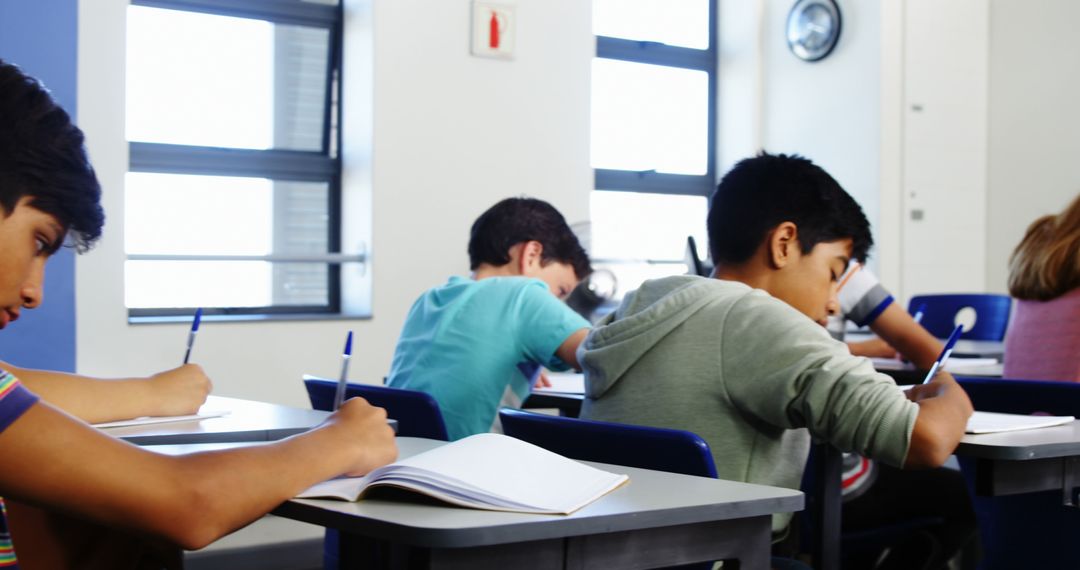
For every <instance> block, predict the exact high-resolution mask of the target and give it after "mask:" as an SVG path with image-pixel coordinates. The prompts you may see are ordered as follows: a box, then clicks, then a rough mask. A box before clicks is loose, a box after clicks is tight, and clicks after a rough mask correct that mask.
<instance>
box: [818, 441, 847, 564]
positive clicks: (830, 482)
mask: <svg viewBox="0 0 1080 570" xmlns="http://www.w3.org/2000/svg"><path fill="white" fill-rule="evenodd" d="M814 453H815V457H814V465H813V469H814V471H815V472H814V478H815V479H814V481H815V489H814V493H815V494H817V497H816V502H817V509H816V510H817V513H816V517H815V519H814V521H813V522H814V524H813V525H812V526H813V537H812V547H811V548H812V550H813V551H812V552H811V554H812V555H813V557H814V568H815V570H836V569H837V568H839V567H840V509H841V508H842V503H843V498H842V497H841V489H840V480H841V477H842V469H843V454H842V453H841V451H840V450H839V449H837V448H835V447H833V446H832V445H829V444H827V443H815V444H814Z"/></svg>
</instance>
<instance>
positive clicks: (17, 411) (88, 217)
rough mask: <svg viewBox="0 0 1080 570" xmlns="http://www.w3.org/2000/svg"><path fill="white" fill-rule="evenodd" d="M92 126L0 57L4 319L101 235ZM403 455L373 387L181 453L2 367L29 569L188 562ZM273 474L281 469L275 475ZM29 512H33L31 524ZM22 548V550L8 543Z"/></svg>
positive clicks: (7, 491) (10, 485) (6, 431)
mask: <svg viewBox="0 0 1080 570" xmlns="http://www.w3.org/2000/svg"><path fill="white" fill-rule="evenodd" d="M100 196H101V189H100V186H99V184H98V181H97V178H96V176H95V175H94V171H93V169H92V168H91V166H90V164H89V161H88V159H87V157H86V151H85V149H84V147H83V135H82V132H81V131H79V129H78V128H76V127H75V126H74V125H72V124H71V121H70V119H69V117H68V115H67V113H65V112H64V110H63V109H61V108H60V107H58V106H57V105H56V103H55V102H54V101H53V100H52V98H51V97H50V96H49V94H48V92H47V91H46V90H45V89H44V88H43V87H42V86H41V85H40V84H39V83H38V82H37V81H36V80H34V79H33V78H30V77H28V76H26V75H25V74H23V73H22V71H21V70H19V68H18V67H16V66H14V65H10V64H7V63H5V62H3V61H0V328H3V327H6V326H7V325H8V324H10V322H11V321H13V320H15V318H17V316H18V315H19V313H20V312H21V311H22V310H24V309H33V308H35V307H37V306H38V305H39V304H40V303H41V301H42V295H41V290H42V284H43V280H44V268H45V262H46V260H47V259H48V257H49V256H50V255H51V254H52V253H53V252H55V251H56V250H57V249H59V248H60V247H61V246H62V245H63V244H64V242H65V240H66V239H70V240H71V242H72V243H73V244H74V246H75V247H76V248H77V249H78V250H79V251H85V250H86V249H87V248H89V247H90V246H91V245H92V244H93V243H94V242H95V240H97V238H98V237H99V236H100V235H101V228H102V226H103V224H104V214H103V212H102V210H101V206H100ZM396 454H397V449H396V446H395V444H394V440H393V431H392V430H391V429H390V427H389V426H388V425H387V423H386V413H385V411H384V410H381V409H379V408H374V407H372V406H370V405H369V404H368V403H367V402H365V401H364V400H362V399H360V398H354V399H352V400H349V401H348V402H347V403H346V404H345V405H344V406H343V407H342V408H341V409H340V410H338V412H336V413H335V414H333V415H331V416H330V417H329V418H328V419H327V420H326V421H325V422H324V423H322V424H321V425H319V426H317V427H316V428H314V429H312V430H311V431H309V432H307V433H305V434H302V435H299V436H294V437H292V438H288V439H285V440H282V441H280V442H275V443H272V444H268V445H264V446H258V447H253V448H245V449H237V450H229V451H223V452H216V453H204V454H191V455H186V456H177V457H170V456H165V455H160V454H156V453H153V452H150V451H145V450H142V449H140V448H138V447H135V446H132V445H130V444H128V443H125V442H122V441H120V440H117V439H114V438H112V437H109V436H107V435H104V434H102V433H101V432H99V431H98V430H96V429H94V428H92V427H90V426H89V425H87V424H85V423H83V422H82V421H80V420H78V419H76V418H73V417H72V416H70V415H68V414H66V413H64V412H62V411H60V410H59V409H57V408H56V407H54V406H52V405H50V404H49V403H47V402H46V401H42V400H40V399H39V398H38V397H37V396H36V395H35V394H34V393H33V392H31V391H30V390H28V389H27V388H26V387H25V386H23V385H21V384H20V383H19V382H18V381H17V380H16V379H15V377H14V376H13V375H12V374H10V371H6V372H3V373H2V374H0V496H3V497H5V498H6V499H7V501H8V509H9V512H12V513H14V512H15V510H16V509H17V508H20V506H26V505H33V509H34V510H33V512H35V513H37V514H38V516H37V517H36V518H27V519H13V520H16V521H17V524H16V525H14V526H13V527H12V529H11V530H12V534H13V537H14V542H15V548H16V550H17V554H18V556H19V558H20V560H22V561H23V563H24V564H25V566H26V567H28V568H29V567H39V568H92V567H100V568H140V567H148V565H150V564H153V565H154V566H151V567H163V566H164V567H178V561H179V551H178V549H177V547H183V548H188V549H197V548H202V547H203V546H205V545H207V544H209V543H210V542H212V541H213V540H216V539H217V538H219V537H220V536H223V535H224V534H227V533H229V532H232V531H233V530H236V529H238V528H240V527H241V526H243V525H246V524H248V523H249V522H251V521H253V520H254V519H256V518H258V517H259V516H261V515H263V514H265V513H266V512H268V511H269V510H270V509H272V508H274V507H275V506H277V505H278V504H280V503H281V502H282V501H284V500H286V499H288V498H290V497H292V496H294V495H295V494H296V493H298V492H299V491H301V490H303V489H305V488H307V487H309V486H311V485H312V484H314V483H316V482H319V481H321V480H324V479H328V478H331V477H335V476H337V475H341V474H353V475H359V474H363V473H367V472H368V471H370V470H371V469H373V468H375V467H377V466H380V465H383V464H385V463H387V462H389V461H392V460H393V459H394V458H395V457H396ZM271 472H272V473H273V474H274V476H273V477H267V476H266V474H267V473H271ZM24 521H25V524H24ZM7 555H8V556H9V557H10V551H8V552H7Z"/></svg>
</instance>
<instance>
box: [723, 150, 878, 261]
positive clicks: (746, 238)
mask: <svg viewBox="0 0 1080 570" xmlns="http://www.w3.org/2000/svg"><path fill="white" fill-rule="evenodd" d="M783 222H792V223H794V224H795V225H796V226H797V227H798V231H799V235H798V239H799V245H800V247H801V248H802V253H804V254H806V253H809V252H810V251H811V250H812V249H814V246H815V245H817V244H819V243H822V242H830V241H836V240H842V239H846V238H851V241H852V253H851V257H852V258H853V259H855V260H857V261H859V262H864V261H866V256H867V254H868V252H869V251H870V247H871V246H872V245H873V244H874V238H873V237H872V236H871V235H870V222H869V221H867V219H866V215H865V214H864V213H863V211H862V208H861V207H859V203H858V202H856V201H855V199H854V198H852V197H851V196H850V195H849V194H848V193H847V192H845V191H844V189H843V188H841V187H840V184H839V183H837V182H836V180H834V179H833V177H832V176H829V173H827V172H825V171H824V170H823V169H822V168H821V167H820V166H817V165H816V164H814V163H813V162H810V161H809V160H808V159H806V158H803V157H801V156H798V155H790V156H789V155H784V154H775V155H774V154H768V153H766V152H762V153H761V154H759V155H757V156H755V157H753V158H747V159H744V160H742V161H740V162H739V163H738V164H736V165H735V167H734V168H732V169H731V170H730V171H729V172H728V173H727V174H725V175H724V178H723V179H721V180H720V184H719V186H717V188H716V193H715V194H713V196H712V199H711V201H710V204H709V218H708V228H709V250H710V252H711V253H712V257H713V261H714V262H716V263H717V264H720V263H731V264H740V263H743V262H746V261H747V260H749V259H750V257H751V256H753V254H754V252H755V251H757V249H758V247H759V246H760V245H761V243H762V242H763V241H764V240H765V236H766V235H767V234H768V232H769V231H770V230H772V229H773V228H775V227H776V226H778V225H780V224H781V223H783Z"/></svg>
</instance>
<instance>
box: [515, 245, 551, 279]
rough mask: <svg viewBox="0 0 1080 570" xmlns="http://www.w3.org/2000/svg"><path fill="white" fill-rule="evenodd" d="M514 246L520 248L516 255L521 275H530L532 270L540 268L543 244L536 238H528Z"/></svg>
mask: <svg viewBox="0 0 1080 570" xmlns="http://www.w3.org/2000/svg"><path fill="white" fill-rule="evenodd" d="M514 247H520V248H521V250H520V251H521V255H519V256H518V270H519V271H520V272H521V274H522V275H531V274H532V272H533V271H535V270H537V269H540V266H541V263H540V262H541V261H542V260H543V257H542V254H543V253H544V245H543V244H541V243H540V242H538V241H536V240H530V241H527V242H524V243H521V244H518V245H516V246H514Z"/></svg>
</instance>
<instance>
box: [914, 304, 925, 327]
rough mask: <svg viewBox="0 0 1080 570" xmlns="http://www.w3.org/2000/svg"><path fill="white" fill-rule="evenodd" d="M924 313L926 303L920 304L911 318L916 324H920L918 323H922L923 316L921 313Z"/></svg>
mask: <svg viewBox="0 0 1080 570" xmlns="http://www.w3.org/2000/svg"><path fill="white" fill-rule="evenodd" d="M925 312H926V303H920V304H919V308H918V309H915V314H914V315H912V317H911V318H912V319H913V320H914V321H915V322H916V323H920V322H922V316H923V313H925Z"/></svg>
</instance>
